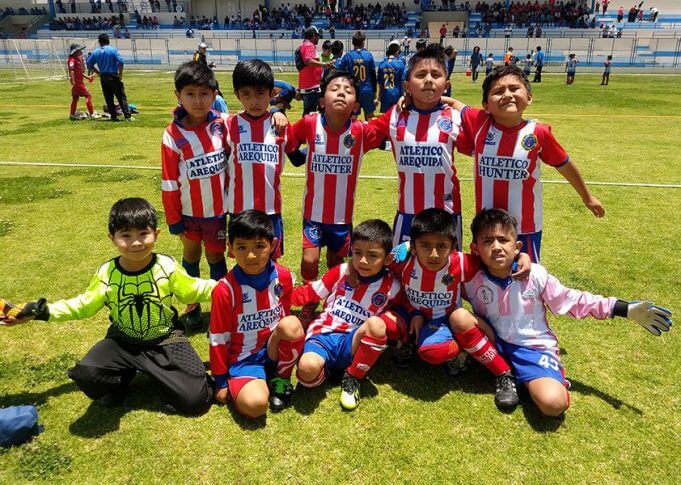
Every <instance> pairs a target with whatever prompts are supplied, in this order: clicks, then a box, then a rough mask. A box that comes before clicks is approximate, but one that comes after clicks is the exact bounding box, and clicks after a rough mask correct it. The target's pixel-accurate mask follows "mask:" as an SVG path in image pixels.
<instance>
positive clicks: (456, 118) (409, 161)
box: [369, 107, 461, 214]
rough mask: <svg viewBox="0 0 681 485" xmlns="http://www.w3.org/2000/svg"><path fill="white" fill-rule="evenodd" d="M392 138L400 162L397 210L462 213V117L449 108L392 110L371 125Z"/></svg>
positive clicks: (405, 211) (409, 212) (398, 163)
mask: <svg viewBox="0 0 681 485" xmlns="http://www.w3.org/2000/svg"><path fill="white" fill-rule="evenodd" d="M369 124H370V125H371V126H374V127H376V129H377V130H378V131H379V132H380V133H381V134H382V135H383V136H385V137H388V138H389V139H390V143H391V145H392V151H393V156H394V157H395V162H396V163H397V173H398V179H399V180H398V200H397V210H398V211H399V212H402V213H404V214H418V213H419V212H421V211H422V210H423V209H428V208H431V207H437V208H438V209H445V210H447V211H448V212H450V213H453V214H460V213H461V189H460V187H459V179H458V177H457V176H456V167H455V166H454V147H455V146H456V143H457V137H458V134H459V127H460V125H461V118H460V115H459V112H458V111H456V110H455V109H452V108H450V107H438V108H437V109H435V110H433V111H431V112H429V113H422V112H419V111H418V110H416V109H414V108H411V109H407V110H403V111H402V112H400V113H398V112H397V110H396V109H395V107H392V108H390V109H389V110H388V111H387V112H386V113H384V114H383V115H382V116H380V117H379V118H376V119H374V120H372V121H371V122H370V123H369Z"/></svg>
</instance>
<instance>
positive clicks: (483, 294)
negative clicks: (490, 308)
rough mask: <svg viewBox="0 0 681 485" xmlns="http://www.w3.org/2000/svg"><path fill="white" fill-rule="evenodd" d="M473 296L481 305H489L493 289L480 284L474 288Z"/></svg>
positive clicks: (492, 296)
mask: <svg viewBox="0 0 681 485" xmlns="http://www.w3.org/2000/svg"><path fill="white" fill-rule="evenodd" d="M475 298H476V299H477V300H478V301H479V302H480V303H482V304H483V305H489V304H490V303H492V302H493V301H494V290H492V288H490V287H489V286H481V287H480V288H478V289H477V290H475Z"/></svg>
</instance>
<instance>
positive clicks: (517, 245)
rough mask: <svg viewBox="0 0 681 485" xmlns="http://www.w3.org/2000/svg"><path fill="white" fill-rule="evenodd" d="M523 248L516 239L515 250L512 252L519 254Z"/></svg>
mask: <svg viewBox="0 0 681 485" xmlns="http://www.w3.org/2000/svg"><path fill="white" fill-rule="evenodd" d="M522 248H523V243H522V242H521V241H516V242H515V251H513V254H515V255H516V256H518V255H519V254H520V250H521V249H522Z"/></svg>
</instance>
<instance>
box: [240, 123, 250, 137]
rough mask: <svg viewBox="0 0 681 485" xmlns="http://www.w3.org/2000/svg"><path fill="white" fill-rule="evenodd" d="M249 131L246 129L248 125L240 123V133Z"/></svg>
mask: <svg viewBox="0 0 681 485" xmlns="http://www.w3.org/2000/svg"><path fill="white" fill-rule="evenodd" d="M247 131H248V130H247V129H246V127H245V126H244V125H239V134H240V135H243V134H244V133H246V132H247Z"/></svg>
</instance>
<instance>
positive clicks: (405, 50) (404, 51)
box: [402, 35, 411, 57]
mask: <svg viewBox="0 0 681 485" xmlns="http://www.w3.org/2000/svg"><path fill="white" fill-rule="evenodd" d="M410 45H411V37H409V36H407V35H405V36H404V38H403V39H402V54H403V56H404V57H407V56H408V55H409V47H410Z"/></svg>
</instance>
